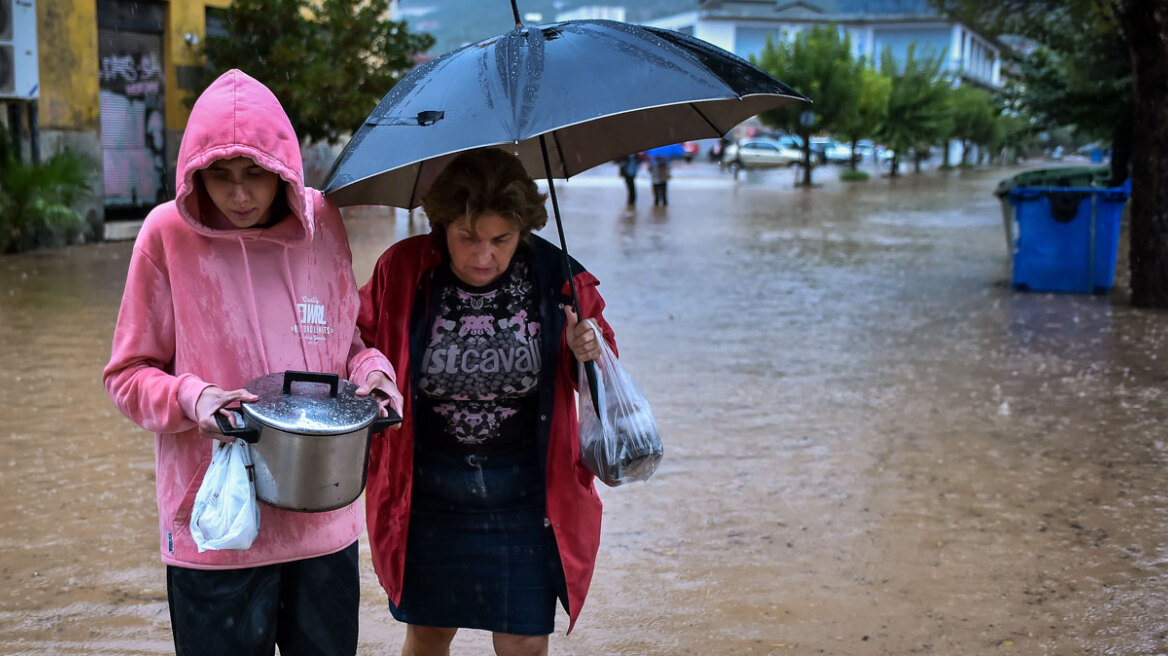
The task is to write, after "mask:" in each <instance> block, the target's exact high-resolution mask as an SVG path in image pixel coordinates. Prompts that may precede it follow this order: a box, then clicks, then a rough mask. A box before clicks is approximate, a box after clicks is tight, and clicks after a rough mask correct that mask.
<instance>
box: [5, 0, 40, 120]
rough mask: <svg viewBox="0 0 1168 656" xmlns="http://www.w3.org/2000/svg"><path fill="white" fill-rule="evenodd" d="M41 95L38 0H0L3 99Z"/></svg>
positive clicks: (20, 98)
mask: <svg viewBox="0 0 1168 656" xmlns="http://www.w3.org/2000/svg"><path fill="white" fill-rule="evenodd" d="M39 95H40V75H39V69H38V68H37V36H36V2H34V0H0V99H18V100H32V99H34V98H37V97H38V96H39Z"/></svg>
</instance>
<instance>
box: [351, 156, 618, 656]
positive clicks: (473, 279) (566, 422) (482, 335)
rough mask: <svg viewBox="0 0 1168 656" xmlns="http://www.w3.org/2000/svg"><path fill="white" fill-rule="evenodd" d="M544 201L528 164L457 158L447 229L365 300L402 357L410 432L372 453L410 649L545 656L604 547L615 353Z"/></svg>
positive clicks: (379, 556) (364, 312)
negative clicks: (595, 468)
mask: <svg viewBox="0 0 1168 656" xmlns="http://www.w3.org/2000/svg"><path fill="white" fill-rule="evenodd" d="M544 200H545V196H544V195H543V194H541V193H539V190H538V188H537V187H536V185H535V183H534V182H533V181H532V180H531V178H530V177H529V176H528V175H527V173H526V172H525V171H524V169H523V166H522V164H521V163H520V162H519V160H518V159H517V158H515V157H514V156H513V155H511V154H509V153H506V152H504V151H502V150H499V149H495V148H488V149H480V150H476V151H470V152H467V153H464V154H462V155H460V156H459V157H457V158H455V159H454V160H453V161H452V162H451V163H450V164H449V165H448V166H447V168H446V169H445V170H444V171H443V173H442V174H441V175H439V177H438V178H437V179H436V180H435V182H434V183H433V185H432V186H431V188H430V190H429V191H428V193H427V195H426V196H425V198H424V199H423V202H422V206H423V208H424V209H425V211H426V215H427V216H428V217H429V220H430V224H431V232H430V233H429V234H427V235H422V236H417V237H412V238H409V239H406V240H403V241H401V242H399V243H397V244H394V245H393V246H392V247H390V248H389V249H388V250H387V251H386V252H385V253H384V254H383V255H382V256H381V258H380V259H379V260H378V262H377V266H376V268H375V270H374V273H373V277H372V279H371V280H370V281H369V283H368V284H366V285H365V286H364V287H363V288H362V289H361V314H360V317H359V319H358V326H359V327H360V329H361V333H362V336H363V337H364V338H365V340H366V341H367V342H369V343H370V344H371V345H372V346H374V347H376V348H378V349H380V350H381V352H383V353H385V354H386V356H387V357H389V359H390V361H391V362H392V363H393V366H394V368H395V370H396V371H397V372H398V381H399V382H398V384H399V386H400V387H401V391H402V393H403V395H404V396H405V408H404V412H403V417H404V419H403V422H402V425H401V429H400V430H399V431H395V432H392V433H386V434H384V435H382V436H379V437H378V439H377V440H375V441H374V444H373V447H372V452H371V460H370V464H369V481H368V488H367V492H366V517H367V524H368V527H369V537H370V542H371V545H372V551H373V564H374V567H375V569H376V570H377V574H378V577H379V578H380V580H381V584H382V586H383V587H384V588H385V590H386V592H387V593H388V595H389V600H390V610H391V611H392V613H393V615H394V617H395V618H397V619H398V620H399V621H402V622H405V623H407V624H409V627H408V629H407V632H406V641H405V646H404V647H403V650H402V653H403V654H405V655H407V656H423V655H428V654H447V653H449V652H448V649H449V645H450V642H451V641H452V640H453V638H454V635H455V633H456V632H457V630H458V629H459V628H471V629H480V630H487V631H491V632H492V633H493V637H494V646H495V651H496V653H497V654H500V655H511V654H546V653H547V649H548V634H550V633H551V632H552V630H553V626H554V616H555V602H556V599H557V598H558V599H559V600H560V602H561V603H562V604H563V605H564V608H565V609H566V610H567V612H568V615H569V618H570V623H569V626H568V630H569V631H570V630H571V628H572V626H573V625H574V624H575V621H576V618H577V617H578V616H579V614H580V607H581V606H582V605H583V603H584V598H585V596H586V594H587V592H588V585H589V583H590V581H591V578H592V571H593V567H594V565H595V562H596V552H597V550H598V548H599V545H600V516H601V504H600V499H599V498H598V497H597V495H596V490H595V488H594V487H593V475H592V473H591V472H590V471H589V470H588V469H587V468H586V467H585V466H584V464H583V463H582V462H581V461H580V451H579V444H578V436H577V419H576V408H575V400H574V392H575V391H576V386H577V381H576V370H577V362H579V361H587V360H592V359H595V358H597V357H598V356H599V354H600V345H599V342H598V341H597V339H596V336H595V335H596V333H595V332H594V331H593V330H592V329H591V328H590V327H589V326H588V322H589V321H592V322H595V323H596V324H598V325H599V327H600V328H601V332H602V334H603V335H604V338H605V340H606V341H608V342H609V344H610V345H612V346H613V348H614V349H615V343H614V341H613V335H612V329H611V328H610V327H609V326H608V324H607V322H605V320H604V318H603V316H602V310H603V309H604V301H603V299H602V298H601V297H600V295H599V294H598V293H597V291H596V286H597V285H598V281H597V280H596V278H595V277H593V276H592V275H591V274H590V273H588V272H587V271H585V270H584V269H583V268H582V267H581V266H580V265H579V264H578V263H576V262H574V261H573V262H572V276H573V277H574V278H575V284H576V288H577V294H578V296H579V299H580V311H581V313H582V314H583V315H584V316H585V317H587V318H588V319H587V320H586V321H578V319H577V317H576V316H575V314H574V312H573V311H572V309H571V306H570V297H569V295H568V294H569V291H568V290H569V286H568V279H567V274H566V272H565V270H564V269H565V267H564V260H563V254H562V252H561V251H560V250H559V249H558V248H556V247H555V246H553V245H551V244H550V243H548V242H547V241H545V240H543V239H541V238H539V237H538V236H535V235H533V234H531V233H532V231H534V230H538V229H539V228H542V227H543V226H544V225H545V224H546V222H547V210H546V209H545V208H544Z"/></svg>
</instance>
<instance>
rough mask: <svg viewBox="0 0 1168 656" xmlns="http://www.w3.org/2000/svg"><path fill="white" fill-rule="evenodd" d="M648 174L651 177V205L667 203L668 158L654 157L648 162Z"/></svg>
mask: <svg viewBox="0 0 1168 656" xmlns="http://www.w3.org/2000/svg"><path fill="white" fill-rule="evenodd" d="M649 174H650V176H651V177H652V179H653V207H657V206H658V205H660V206H662V207H665V206H666V205H669V194H668V191H669V178H670V173H669V159H667V158H665V157H661V156H660V155H658V156H657V157H654V158H653V161H651V162H649Z"/></svg>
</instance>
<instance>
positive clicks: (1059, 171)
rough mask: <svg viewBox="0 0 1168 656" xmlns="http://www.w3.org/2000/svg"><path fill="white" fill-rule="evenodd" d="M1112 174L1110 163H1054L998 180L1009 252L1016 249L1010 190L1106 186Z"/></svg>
mask: <svg viewBox="0 0 1168 656" xmlns="http://www.w3.org/2000/svg"><path fill="white" fill-rule="evenodd" d="M1110 178H1111V167H1110V166H1055V167H1052V168H1045V169H1030V170H1029V171H1023V172H1021V173H1018V174H1016V175H1012V176H1010V177H1008V178H1006V179H1004V180H1002V181H1001V182H999V183H998V186H997V188H996V189H994V196H997V197H998V201H999V202H1000V203H1001V205H1002V227H1004V228H1005V229H1006V252H1007V253H1013V252H1014V233H1015V232H1017V228H1016V224H1017V220H1016V219H1015V217H1014V204H1013V203H1011V202H1010V190H1011V189H1014V188H1016V187H1096V188H1102V187H1106V186H1107V180H1108V179H1110Z"/></svg>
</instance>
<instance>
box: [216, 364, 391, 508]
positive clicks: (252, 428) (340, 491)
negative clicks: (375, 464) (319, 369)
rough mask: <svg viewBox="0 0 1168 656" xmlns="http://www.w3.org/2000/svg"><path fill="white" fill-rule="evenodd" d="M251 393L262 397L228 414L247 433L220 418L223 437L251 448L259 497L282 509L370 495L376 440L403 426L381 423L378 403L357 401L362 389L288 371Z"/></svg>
mask: <svg viewBox="0 0 1168 656" xmlns="http://www.w3.org/2000/svg"><path fill="white" fill-rule="evenodd" d="M293 386H295V388H294V387H293ZM245 387H246V389H247V390H248V391H249V392H251V393H252V394H255V395H256V396H258V397H260V398H259V400H258V401H255V402H253V403H241V404H240V407H239V408H227V409H228V410H230V411H232V412H235V413H236V415H237V416H238V417H239V423H240V424H241V427H240V428H233V427H232V426H230V425H229V424H228V422H227V420H226V418H225V417H223V416H222V415H220V414H216V415H215V419H216V421H218V423H219V428H220V430H222V431H223V434H224V435H227V436H229V437H239V438H242V439H244V440H246V441H247V442H250V443H251V445H252V446H251V452H252V463H253V464H254V466H255V488H256V498H257V499H259V500H260V501H263V502H264V503H266V504H269V505H272V506H275V507H277V508H282V509H284V510H296V511H300V512H323V511H326V510H336V509H337V508H343V507H345V506H347V505H349V504H350V503H352V502H353V501H354V500H355V499H356V498H357V497H359V496H361V491H362V490H364V489H365V476H366V473H367V469H368V462H369V444H370V441H371V438H372V435H373V433H376V432H378V431H381V430H384V429H385V428H388V427H389V426H392V425H394V424H396V423H399V422H400V421H401V418H400V417H398V416H397V415H396V413H394V412H393V410H390V411H389V412H390V415H391V416H389V417H379V416H378V415H379V414H380V413H379V411H378V406H377V398H376V397H375V396H373V395H369V396H357V395H356V391H357V386H356V385H355V384H353V383H351V382H349V381H347V380H343V379H341V377H340V376H338V375H336V374H324V373H315V372H309V371H286V372H284V373H275V374H268V375H267V376H261V377H259V378H256V379H255V380H253V381H251V382H250V383H248V384H247V385H246V386H245Z"/></svg>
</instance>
